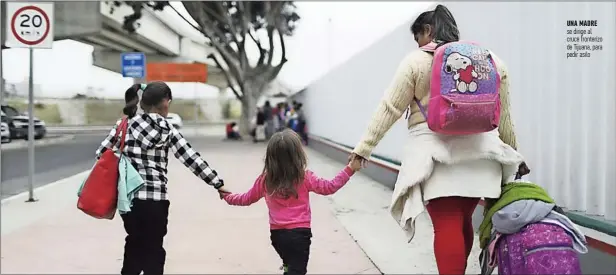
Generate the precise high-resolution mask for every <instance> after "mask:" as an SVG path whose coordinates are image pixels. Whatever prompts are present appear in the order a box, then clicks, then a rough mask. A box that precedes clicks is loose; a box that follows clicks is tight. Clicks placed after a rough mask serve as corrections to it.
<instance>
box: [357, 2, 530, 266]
mask: <svg viewBox="0 0 616 275" xmlns="http://www.w3.org/2000/svg"><path fill="white" fill-rule="evenodd" d="M410 29H411V32H412V35H413V39H414V40H415V42H417V44H418V46H419V47H420V48H421V49H417V50H413V51H412V52H410V53H409V54H407V55H406V56H405V57H404V59H403V60H401V63H400V65H399V66H398V70H397V72H396V73H395V75H394V76H393V80H392V84H391V85H390V86H389V89H388V90H387V91H386V93H385V96H384V97H383V99H382V100H381V102H380V103H379V105H378V107H377V109H376V111H375V114H374V116H373V117H372V119H371V120H370V121H369V123H368V127H367V128H366V131H365V133H364V134H363V137H362V138H361V140H360V141H359V143H358V144H357V146H356V147H355V149H354V150H353V153H352V154H351V156H350V157H349V158H350V160H360V161H362V162H365V161H366V160H368V159H369V158H370V156H371V154H372V150H373V149H374V148H375V147H376V146H377V144H379V142H380V141H381V139H382V138H383V136H384V135H385V133H386V132H387V131H388V130H389V129H390V128H391V127H392V125H393V124H394V122H396V121H397V120H398V119H399V118H400V117H401V116H402V115H403V114H404V113H405V111H407V108H408V112H409V114H408V118H407V126H408V127H407V128H408V131H407V132H406V133H407V136H406V137H405V139H406V141H405V144H404V148H405V149H404V151H403V155H402V159H401V161H402V163H403V165H402V170H401V171H400V174H399V175H398V179H397V181H396V185H395V190H394V194H395V195H394V197H393V198H392V205H391V206H390V212H391V214H392V216H394V218H395V219H396V220H397V222H399V223H400V224H402V225H403V229H404V230H405V232H406V233H407V236H408V238H409V239H412V238H413V236H414V232H415V227H414V225H415V220H416V218H417V217H418V216H419V215H420V214H421V213H422V212H424V210H426V209H427V212H428V214H429V215H430V218H431V219H432V223H433V224H434V255H435V258H436V265H437V267H438V271H439V273H440V274H465V271H466V265H467V260H468V257H469V255H470V252H471V248H472V246H473V238H474V230H473V225H472V215H473V211H474V210H475V207H476V206H477V203H478V202H479V200H480V199H481V198H498V197H499V196H500V194H501V184H502V182H503V180H504V181H506V180H507V179H506V178H505V179H504V178H503V177H507V176H510V175H511V176H512V175H513V174H514V172H515V170H516V169H519V167H521V164H522V163H523V162H522V161H523V158H522V156H521V155H520V154H519V153H517V152H516V146H517V143H516V136H515V133H514V127H513V122H512V120H511V115H510V103H509V102H510V98H509V90H508V88H509V77H508V71H507V70H506V67H505V66H504V65H503V61H501V60H500V59H499V58H498V57H497V56H496V55H495V54H494V53H490V57H491V58H492V59H493V60H494V62H495V64H496V68H497V69H498V74H496V75H497V76H500V79H499V80H500V91H499V94H500V100H501V103H502V105H501V109H500V112H501V113H500V123H499V127H498V129H496V130H493V131H490V132H485V133H479V134H472V135H463V136H456V135H451V136H444V135H441V134H437V133H435V132H433V131H432V130H431V129H430V128H429V127H428V124H427V123H426V117H425V115H424V111H423V108H425V106H428V103H429V100H432V99H431V98H430V88H431V87H430V79H431V75H432V64H433V59H434V56H433V52H434V51H435V50H436V49H438V47H441V46H442V45H444V44H446V43H449V42H456V41H458V40H459V38H460V33H459V31H458V26H457V24H456V21H455V19H454V17H453V15H452V14H451V13H450V12H449V10H448V9H447V8H446V7H445V6H443V5H438V6H436V8H435V9H434V10H432V11H426V12H424V13H422V14H420V15H419V16H418V17H417V19H415V22H413V24H412V25H411V28H410ZM456 61H458V60H456ZM460 62H466V61H460ZM465 64H466V63H465ZM453 77H454V76H453V75H452V78H453ZM463 84H464V83H463ZM455 95H457V94H455ZM430 110H431V109H430ZM400 146H402V144H401V145H400ZM402 148H403V147H400V149H402ZM518 165H520V166H518ZM424 205H425V207H424ZM409 241H410V240H409Z"/></svg>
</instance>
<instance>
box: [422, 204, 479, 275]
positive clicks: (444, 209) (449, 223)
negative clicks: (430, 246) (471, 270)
mask: <svg viewBox="0 0 616 275" xmlns="http://www.w3.org/2000/svg"><path fill="white" fill-rule="evenodd" d="M477 203H479V199H478V198H463V197H443V198H436V199H433V200H430V201H429V202H428V205H427V206H426V208H427V209H428V214H430V218H431V219H432V224H433V225H434V256H435V257H436V266H437V267H438V272H439V274H448V275H449V274H456V275H460V274H464V272H465V271H466V262H467V260H468V256H469V255H470V253H471V249H472V247H473V237H474V231H473V220H472V218H473V211H475V207H477Z"/></svg>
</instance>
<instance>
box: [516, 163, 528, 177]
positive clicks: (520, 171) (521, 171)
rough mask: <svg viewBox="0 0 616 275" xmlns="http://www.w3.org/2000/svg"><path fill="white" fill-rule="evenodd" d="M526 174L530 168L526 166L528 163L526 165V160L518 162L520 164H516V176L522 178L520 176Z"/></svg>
mask: <svg viewBox="0 0 616 275" xmlns="http://www.w3.org/2000/svg"><path fill="white" fill-rule="evenodd" d="M528 174H530V168H528V165H526V162H522V163H520V166H518V173H517V174H516V177H517V178H522V176H525V175H528Z"/></svg>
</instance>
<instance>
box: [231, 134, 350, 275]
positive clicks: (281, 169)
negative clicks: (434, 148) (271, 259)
mask: <svg viewBox="0 0 616 275" xmlns="http://www.w3.org/2000/svg"><path fill="white" fill-rule="evenodd" d="M360 168H361V163H360V162H359V161H353V162H351V163H349V165H347V166H346V167H345V168H344V169H342V171H340V172H339V173H338V175H337V176H336V177H335V178H334V179H332V180H326V179H322V178H320V177H318V176H317V175H315V174H314V173H313V172H312V171H310V170H306V154H305V153H304V149H303V148H302V141H301V139H300V137H299V136H298V135H297V134H296V133H295V132H294V131H292V130H289V129H286V130H283V131H282V132H278V133H276V134H274V135H273V136H272V138H271V139H270V141H269V143H268V145H267V152H266V157H265V167H264V168H263V173H262V174H261V175H260V176H259V177H258V178H257V180H256V181H255V183H254V186H253V187H252V188H250V190H248V192H246V193H244V194H231V193H227V192H226V191H224V190H221V191H220V192H219V193H220V195H221V198H223V199H224V200H225V201H226V202H227V203H228V204H230V205H241V206H248V205H251V204H253V203H255V202H257V201H259V200H260V199H261V198H262V197H265V203H266V204H267V208H268V209H269V217H270V233H271V240H272V246H273V247H274V249H275V250H276V252H277V253H278V255H280V258H282V263H283V266H284V274H285V275H286V274H289V275H290V274H293V275H295V274H302V275H303V274H306V266H307V265H308V258H309V254H310V238H311V237H312V232H311V230H310V220H311V215H310V196H309V192H314V193H317V194H320V195H331V194H333V193H335V192H336V191H338V190H339V189H340V188H342V186H344V185H345V184H346V183H347V181H349V178H350V177H351V176H352V175H353V174H354V173H355V172H356V171H358V170H359V169H360Z"/></svg>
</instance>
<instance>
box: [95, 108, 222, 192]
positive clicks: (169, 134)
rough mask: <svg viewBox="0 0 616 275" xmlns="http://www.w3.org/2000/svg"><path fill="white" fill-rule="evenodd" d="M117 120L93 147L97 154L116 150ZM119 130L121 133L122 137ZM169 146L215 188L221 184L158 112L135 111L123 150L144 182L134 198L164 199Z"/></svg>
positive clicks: (199, 156)
mask: <svg viewBox="0 0 616 275" xmlns="http://www.w3.org/2000/svg"><path fill="white" fill-rule="evenodd" d="M120 122H121V120H119V121H118V122H117V123H116V125H115V126H114V127H113V129H111V132H109V135H108V136H107V137H106V138H105V140H103V142H102V143H101V146H100V147H99V148H98V150H96V158H97V159H98V158H100V156H101V155H102V154H103V152H105V151H106V150H108V149H110V148H113V149H112V150H114V151H115V152H117V151H118V150H119V149H118V148H119V147H120V143H119V142H117V143H116V138H115V134H116V129H117V127H118V126H119V125H120ZM121 135H122V133H120V137H121ZM169 148H171V151H172V152H173V154H174V155H175V157H176V158H178V159H179V160H180V161H181V162H182V163H183V164H184V165H185V166H186V167H188V168H189V169H190V170H191V171H192V172H193V173H194V174H195V175H196V176H197V177H199V178H201V179H203V180H204V181H205V182H206V183H207V184H209V185H212V186H213V187H214V188H220V187H221V186H223V180H222V179H221V178H220V177H219V176H218V174H217V173H216V171H214V169H212V168H210V166H209V165H208V163H207V162H206V161H205V160H203V159H202V158H201V155H199V153H197V152H196V151H195V150H194V149H193V148H192V147H191V146H190V144H189V143H188V141H186V139H184V137H183V136H182V134H181V133H180V132H179V131H178V130H177V129H175V128H174V127H173V125H171V124H169V123H167V120H166V119H165V118H164V117H162V116H160V115H158V114H152V113H150V114H145V113H141V114H137V115H136V116H134V117H132V118H130V119H129V121H128V131H127V134H126V141H125V145H124V150H123V153H124V155H125V156H127V157H128V158H129V159H130V161H131V163H132V165H133V167H135V169H136V170H137V171H138V172H139V174H141V177H142V178H143V180H144V181H145V185H144V186H143V187H142V188H141V189H140V190H139V191H137V192H136V193H135V198H136V199H141V200H155V201H160V200H167V163H168V161H169V159H168V157H167V156H168V153H169Z"/></svg>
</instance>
